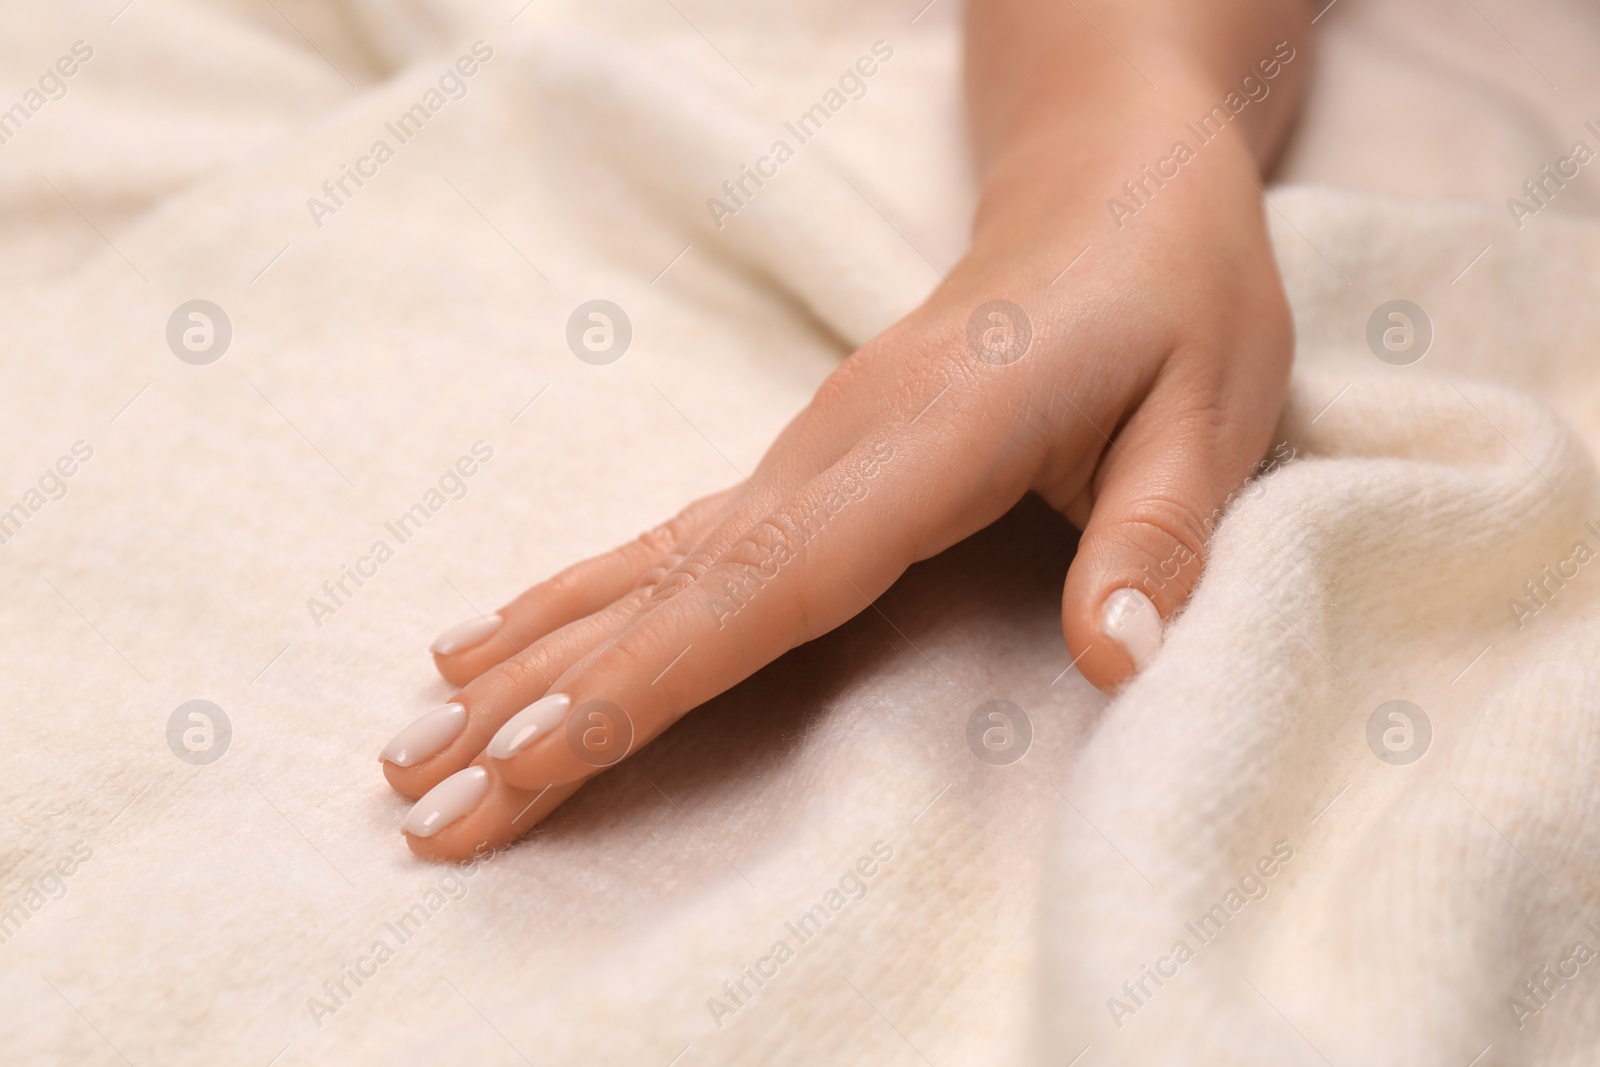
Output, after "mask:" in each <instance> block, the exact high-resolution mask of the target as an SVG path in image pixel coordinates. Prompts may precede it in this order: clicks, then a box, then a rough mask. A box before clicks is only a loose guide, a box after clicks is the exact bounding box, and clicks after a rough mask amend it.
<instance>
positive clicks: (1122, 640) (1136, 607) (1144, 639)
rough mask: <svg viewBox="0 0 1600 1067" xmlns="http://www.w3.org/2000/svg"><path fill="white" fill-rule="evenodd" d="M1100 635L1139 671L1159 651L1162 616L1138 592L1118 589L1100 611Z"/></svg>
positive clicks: (1145, 597) (1148, 600) (1107, 599)
mask: <svg viewBox="0 0 1600 1067" xmlns="http://www.w3.org/2000/svg"><path fill="white" fill-rule="evenodd" d="M1100 632H1101V633H1103V634H1105V635H1106V636H1107V637H1109V638H1111V640H1113V641H1115V642H1116V643H1117V644H1119V645H1121V646H1122V649H1123V651H1125V652H1126V653H1127V654H1128V658H1129V659H1131V660H1133V669H1134V670H1136V671H1142V670H1144V669H1145V666H1146V665H1147V664H1148V663H1149V662H1150V661H1151V660H1153V659H1155V658H1156V653H1157V652H1160V651H1161V613H1160V612H1158V611H1156V606H1155V604H1153V603H1151V601H1150V598H1149V597H1147V596H1145V595H1144V594H1143V593H1141V592H1139V590H1137V589H1118V590H1117V591H1116V592H1114V593H1112V594H1111V595H1110V596H1108V597H1106V602H1105V604H1103V605H1102V606H1101V608H1100Z"/></svg>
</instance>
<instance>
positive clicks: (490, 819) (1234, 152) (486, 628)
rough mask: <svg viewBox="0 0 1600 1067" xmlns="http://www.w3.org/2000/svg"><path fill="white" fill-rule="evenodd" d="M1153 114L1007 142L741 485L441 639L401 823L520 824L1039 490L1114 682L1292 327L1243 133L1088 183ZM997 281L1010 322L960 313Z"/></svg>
mask: <svg viewBox="0 0 1600 1067" xmlns="http://www.w3.org/2000/svg"><path fill="white" fill-rule="evenodd" d="M1195 95H1196V99H1203V98H1205V96H1206V94H1205V93H1203V92H1197V93H1196V94H1195ZM1201 110H1203V109H1201ZM1172 125H1173V121H1172V111H1171V110H1170V109H1168V108H1151V107H1148V106H1145V105H1144V104H1139V105H1130V106H1126V107H1122V108H1121V109H1120V110H1118V109H1114V108H1108V109H1104V110H1102V111H1101V112H1099V113H1097V114H1096V116H1095V117H1094V119H1093V120H1092V121H1080V122H1077V123H1075V124H1074V125H1073V127H1072V129H1071V131H1070V136H1069V135H1068V132H1067V131H1062V132H1061V133H1060V134H1059V135H1058V134H1049V135H1045V136H1032V137H1030V138H1029V139H1027V140H1026V141H1025V142H1024V143H1022V144H1020V145H1018V146H1015V147H1014V148H1013V149H1011V150H1010V151H1008V152H1007V153H1005V154H1003V155H1002V156H1000V157H999V158H998V159H997V160H996V161H995V163H994V165H993V166H992V167H991V168H990V170H989V172H988V174H987V176H986V180H985V186H984V190H983V196H982V200H981V204H980V210H979V213H978V217H977V222H976V226H975V232H974V240H973V245H972V248H971V251H970V252H969V253H968V254H967V256H966V257H965V258H964V259H963V260H962V262H961V263H960V264H959V265H958V266H957V268H956V269H955V270H954V271H953V272H952V273H951V275H950V277H949V281H948V284H946V285H943V286H941V287H940V288H939V289H938V291H937V292H935V293H934V294H933V295H932V296H931V297H930V298H929V299H928V300H927V302H926V303H925V304H924V305H923V306H921V307H920V308H918V309H917V310H916V311H914V312H912V313H911V314H910V315H908V316H907V317H906V318H905V319H904V320H902V321H901V322H899V323H897V324H896V325H894V326H893V327H891V328H890V329H888V330H887V331H885V332H884V333H883V334H882V335H880V336H879V337H877V338H874V339H873V340H872V341H871V342H869V343H868V344H866V345H865V346H863V347H862V348H861V349H860V350H859V351H857V352H856V353H855V354H854V355H852V356H851V357H850V358H849V359H847V360H845V361H844V362H843V363H842V364H841V365H840V367H839V368H838V369H837V370H836V371H835V372H834V373H833V374H832V375H830V376H829V377H828V379H827V380H826V381H825V382H824V383H823V385H822V387H821V388H820V389H819V390H818V392H817V395H816V397H815V398H814V399H813V400H812V402H811V403H810V404H809V405H808V406H807V407H806V408H805V409H804V410H803V411H802V412H801V413H800V414H799V415H798V416H797V417H796V418H795V419H794V420H793V421H792V422H791V423H790V424H789V425H788V426H787V427H786V428H785V429H784V431H783V432H782V434H781V435H780V436H779V437H778V439H777V441H776V442H775V443H774V444H773V446H772V447H771V449H770V450H769V451H768V452H767V454H766V456H765V458H764V459H763V460H762V461H761V464H760V465H759V467H758V468H757V470H756V471H755V473H754V474H753V475H752V476H751V478H750V480H749V481H748V482H747V483H745V484H741V485H737V486H734V487H733V488H731V489H728V490H726V491H724V492H722V493H718V494H716V495H714V496H711V497H707V498H705V499H703V500H700V501H697V502H695V503H694V504H691V505H690V506H689V507H688V508H686V509H685V510H684V511H683V512H682V513H680V514H679V515H678V516H677V517H675V518H673V519H672V520H670V521H669V522H667V523H666V524H664V525H662V526H659V527H657V528H656V529H654V530H651V531H650V532H649V533H646V534H644V535H643V536H641V537H640V538H639V539H638V540H636V541H633V542H631V543H629V544H627V545H624V546H622V547H621V548H618V549H616V550H615V551H613V552H610V553H608V554H606V555H603V556H599V557H596V558H594V559H591V560H588V561H586V562H583V563H580V564H577V565H576V566H574V567H572V568H570V569H568V570H566V571H564V572H562V573H561V574H559V575H557V576H556V577H554V578H552V579H550V580H548V581H546V582H544V583H542V584H540V585H536V586H534V587H533V588H531V589H529V590H528V591H527V592H525V593H523V594H522V595H521V596H520V597H518V598H517V599H516V600H514V601H513V602H511V603H510V604H509V605H507V606H506V607H505V608H503V609H502V610H501V611H500V612H499V614H498V616H497V617H495V618H493V619H491V620H488V621H481V622H478V623H474V624H468V626H466V627H464V628H460V629H459V630H458V631H457V632H456V633H455V634H454V636H452V635H446V639H442V640H441V643H440V644H437V645H436V646H435V658H436V662H437V664H438V668H439V670H440V672H441V673H442V674H443V675H444V676H445V678H447V679H449V680H450V681H451V682H453V683H456V684H460V685H462V686H463V688H462V689H461V691H460V693H459V695H458V696H457V697H456V698H455V701H454V704H455V705H457V706H458V707H459V709H460V710H448V711H447V710H444V709H441V711H438V712H434V713H430V716H431V718H430V717H425V718H424V720H421V721H419V723H418V724H417V725H415V726H413V727H411V728H408V731H407V732H406V733H403V734H402V735H401V736H400V737H399V738H396V741H395V742H394V743H392V744H391V746H390V748H389V749H388V750H386V753H387V755H388V756H389V758H388V759H387V760H386V761H385V763H384V773H385V774H386V776H387V777H388V779H389V781H390V783H391V784H393V786H394V787H395V788H396V789H397V790H399V791H400V792H401V793H403V794H406V795H408V796H418V795H420V794H422V793H424V792H426V791H428V790H430V789H433V787H435V786H436V785H439V783H441V782H444V784H443V785H439V788H438V789H434V791H433V792H431V793H429V794H428V796H426V797H425V798H424V799H423V800H422V801H421V802H420V803H419V804H418V805H417V806H416V808H415V809H413V812H412V814H411V816H409V817H408V819H407V822H406V827H405V829H406V832H407V839H408V842H409V843H410V845H411V847H412V848H413V849H414V850H415V851H417V852H418V853H420V854H423V855H426V856H430V857H438V858H446V857H448V858H456V857H463V856H467V855H470V854H471V853H472V852H473V851H474V849H475V848H479V847H482V846H484V845H489V846H498V845H500V844H503V843H505V842H507V841H510V840H512V839H514V838H516V837H517V836H519V835H520V834H521V833H523V832H524V831H526V830H527V829H528V828H529V827H531V826H532V825H533V824H535V823H536V822H538V821H539V820H540V819H542V818H543V817H544V816H545V815H546V814H548V813H549V812H550V811H551V810H552V809H553V808H555V807H556V806H557V805H558V804H559V803H560V802H561V801H562V800H564V799H565V798H566V797H567V796H569V795H571V793H572V792H573V791H575V790H576V789H577V788H578V786H579V785H580V784H581V783H582V782H583V781H584V780H585V779H587V778H589V777H591V776H593V775H594V774H596V773H599V770H600V769H601V768H602V767H603V766H606V765H609V764H610V763H612V762H614V761H615V760H617V759H620V758H622V757H623V756H624V755H626V753H627V752H629V751H632V750H635V749H637V748H638V747H639V746H641V745H644V744H647V743H648V742H649V741H650V740H651V739H652V738H654V737H655V736H656V735H658V734H659V733H661V731H663V730H665V729H666V728H667V727H668V726H670V725H671V724H672V723H673V722H675V721H676V720H677V718H678V717H679V716H680V715H683V714H684V713H685V712H688V711H690V710H692V709H693V708H695V707H696V706H697V705H699V704H701V703H703V702H705V701H706V700H709V699H710V698H711V697H713V696H715V695H717V694H718V693H721V692H722V691H724V690H726V689H728V688H729V687H731V686H733V685H734V684H735V683H737V682H739V681H740V680H741V679H743V678H745V677H747V676H749V675H750V674H752V673H754V672H755V671H757V670H759V669H760V668H761V667H762V666H764V665H765V664H767V663H769V662H771V661H772V660H773V659H775V658H777V657H778V656H781V655H782V654H783V653H784V652H786V651H788V650H789V649H791V648H794V647H795V646H797V645H799V644H801V643H803V642H806V641H809V640H811V639H813V638H816V637H818V636H820V635H822V634H824V633H827V632H828V631H829V630H831V629H833V628H834V627H836V626H838V625H840V624H841V623H843V622H845V621H846V620H847V619H849V618H851V617H852V616H854V615H855V614H857V613H858V612H860V611H862V610H864V609H865V608H867V606H868V605H869V604H870V603H871V602H872V600H874V599H875V598H876V597H878V596H879V595H880V594H881V593H883V592H884V591H885V590H886V589H888V588H889V586H890V585H891V584H892V583H893V582H894V581H895V580H896V579H897V578H898V577H899V576H900V575H901V574H902V573H903V572H904V571H905V570H906V568H907V567H908V566H910V565H911V564H912V563H914V562H916V561H917V560H921V559H925V558H927V557H929V556H932V555H934V554H936V553H938V552H940V551H942V550H943V549H945V548H947V547H949V546H950V545H952V544H954V543H955V542H957V541H959V540H961V539H962V538H965V537H966V536H968V535H969V534H972V533H973V532H975V531H977V530H979V529H981V528H982V527H984V526H986V525H988V524H989V523H991V522H993V521H994V520H996V519H997V518H999V517H1000V516H1001V515H1002V514H1004V513H1005V512H1006V511H1007V510H1008V509H1009V508H1010V507H1012V505H1014V504H1015V503H1016V502H1017V501H1018V500H1019V499H1020V498H1021V497H1022V495H1023V494H1024V493H1026V492H1028V491H1029V490H1033V491H1036V492H1038V493H1039V494H1040V495H1041V496H1043V497H1044V498H1045V499H1046V500H1047V501H1049V502H1050V503H1051V504H1052V505H1053V506H1054V507H1056V508H1057V509H1059V510H1060V511H1062V512H1063V513H1064V514H1065V515H1066V516H1067V517H1068V518H1069V519H1070V520H1071V521H1072V522H1073V523H1074V524H1076V525H1078V526H1079V527H1080V528H1081V529H1082V530H1083V537H1082V539H1081V542H1080V545H1079V548H1078V552H1077V555H1076V557H1075V558H1074V560H1073V562H1072V565H1071V568H1070V570H1069V572H1068V576H1067V581H1066V587H1065V589H1064V591H1063V596H1062V629H1063V632H1064V634H1065V637H1066V645H1067V651H1068V652H1069V653H1070V654H1071V656H1072V657H1073V658H1074V659H1076V660H1077V663H1078V669H1079V670H1081V671H1082V672H1083V674H1084V676H1085V677H1086V678H1088V679H1089V680H1090V681H1091V682H1093V683H1094V684H1095V685H1097V686H1099V687H1100V688H1102V689H1105V690H1113V689H1115V688H1117V687H1118V686H1120V685H1122V684H1123V683H1125V682H1126V681H1127V680H1128V679H1129V678H1130V677H1131V676H1132V675H1133V674H1134V673H1135V672H1137V671H1138V670H1140V669H1141V668H1142V667H1144V666H1145V665H1146V664H1147V663H1148V662H1149V660H1150V658H1151V657H1152V656H1154V655H1155V654H1156V651H1157V650H1158V648H1159V645H1160V641H1161V634H1162V628H1163V625H1164V622H1163V620H1168V619H1170V618H1171V617H1172V615H1173V614H1174V613H1175V612H1177V611H1178V610H1179V609H1180V608H1181V607H1182V605H1183V603H1184V602H1185V600H1186V599H1187V597H1188V595H1189V591H1190V590H1191V588H1192V587H1193V585H1194V583H1195V581H1196V580H1197V578H1198V577H1199V574H1200V571H1201V567H1202V564H1203V560H1204V557H1205V549H1206V540H1207V536H1208V534H1209V532H1210V530H1211V528H1212V526H1213V525H1214V523H1215V519H1216V517H1217V516H1218V514H1220V509H1221V508H1222V507H1223V506H1224V505H1225V503H1226V501H1227V499H1228V498H1229V495H1230V494H1231V493H1232V492H1233V491H1235V490H1236V489H1237V488H1238V487H1239V486H1240V485H1241V484H1242V483H1243V481H1244V480H1245V478H1246V477H1247V476H1248V475H1249V473H1250V471H1251V468H1252V467H1253V466H1254V465H1255V464H1256V463H1257V462H1258V461H1259V460H1261V458H1262V456H1263V454H1264V453H1265V452H1266V450H1267V447H1268V445H1269V443H1270V439H1271V434H1272V431H1273V427H1274V425H1275V423H1276V420H1277V417H1278V414H1279V412H1280V410H1281V407H1282V404H1283V398H1284V391H1285V388H1286V383H1287V378H1288V368H1289V362H1290V354H1291V349H1292V326H1291V322H1290V317H1289V311H1288V307H1287V304H1286V301H1285V299H1284V295H1283V292H1282V287H1281V285H1280V283H1279V280H1278V276H1277V271H1276V268H1275V265H1274V262H1273V258H1272V254H1271V250H1270V248H1269V246H1268V243H1267V238H1266V233H1265V226H1264V220H1263V208H1262V204H1261V198H1260V196H1259V194H1258V193H1257V191H1256V186H1257V185H1259V184H1260V181H1261V179H1260V176H1259V174H1258V173H1257V168H1256V164H1255V161H1254V159H1253V158H1252V156H1251V155H1250V153H1249V151H1248V150H1247V149H1246V148H1245V146H1244V145H1243V144H1242V143H1241V142H1239V141H1238V140H1237V139H1233V140H1224V139H1220V138H1219V139H1218V140H1217V141H1215V142H1213V143H1211V144H1208V145H1206V146H1204V147H1202V148H1200V149H1199V152H1198V153H1197V156H1196V158H1194V159H1193V160H1192V161H1190V162H1188V163H1185V164H1184V165H1183V166H1182V168H1181V170H1180V172H1179V173H1178V175H1177V176H1176V177H1174V178H1171V179H1169V180H1168V181H1167V182H1166V183H1165V185H1163V186H1162V187H1161V188H1160V189H1158V190H1156V191H1155V192H1154V194H1153V195H1151V196H1150V197H1149V198H1148V200H1147V201H1146V202H1145V204H1144V206H1143V207H1141V208H1140V210H1139V211H1138V212H1137V213H1135V214H1134V215H1133V216H1132V217H1128V218H1124V219H1123V220H1122V226H1121V227H1120V228H1119V227H1118V226H1117V224H1116V223H1115V222H1114V221H1113V219H1112V216H1111V213H1110V212H1109V210H1108V208H1107V200H1108V198H1110V197H1112V196H1117V195H1122V194H1123V182H1124V181H1126V180H1129V179H1131V178H1137V177H1139V176H1140V174H1141V170H1140V167H1141V165H1142V164H1146V163H1153V162H1154V161H1155V160H1157V159H1159V158H1160V157H1162V156H1164V155H1166V154H1167V152H1168V150H1169V149H1170V147H1171V143H1172V133H1171V129H1172ZM1085 246H1088V251H1086V252H1085V251H1083V249H1084V248H1085ZM1080 252H1081V253H1082V255H1081V258H1076V257H1079V255H1080ZM1069 263H1072V264H1073V265H1072V267H1071V269H1070V270H1065V271H1064V268H1066V267H1067V265H1068V264H1069ZM991 301H1007V302H1009V303H1010V304H1011V305H1015V306H1017V307H1020V308H1021V309H1022V310H1023V312H1024V313H1025V319H1023V318H1018V317H1007V315H1006V314H1005V313H1004V312H1003V311H995V312H993V313H992V314H994V315H998V316H999V317H998V318H994V317H992V315H991V312H989V311H984V312H982V313H979V309H980V308H981V307H982V306H983V305H985V304H987V303H989V302H991ZM975 313H977V326H976V327H974V326H973V325H972V324H973V322H974V317H975ZM1030 329H1031V340H1030V341H1029V342H1028V343H1027V347H1026V350H1025V351H1023V350H1022V347H1021V346H1022V337H1023V335H1024V334H1025V333H1026V332H1027V331H1028V330H1030ZM974 337H976V338H977V339H978V342H979V343H978V345H977V346H976V348H975V347H974V345H973V344H972V343H971V339H972V338H974ZM1063 551H1066V548H1065V546H1064V547H1063ZM408 734H409V735H410V738H409V740H408V739H407V738H408ZM469 765H470V768H469ZM463 768H469V769H468V770H465V771H463ZM457 772H461V773H459V774H458V773H457ZM452 775H454V777H450V776H452ZM446 778H449V781H445V779H446Z"/></svg>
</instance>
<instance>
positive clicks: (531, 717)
mask: <svg viewBox="0 0 1600 1067" xmlns="http://www.w3.org/2000/svg"><path fill="white" fill-rule="evenodd" d="M571 707H572V698H571V697H569V696H567V694H565V693H551V694H550V695H549V696H547V697H542V698H540V699H539V700H535V701H534V702H533V703H532V704H529V705H528V706H527V707H525V708H523V709H522V710H521V711H519V712H517V713H516V714H515V715H513V716H511V719H510V721H508V722H507V723H506V724H505V725H504V726H502V727H500V732H499V733H497V734H495V735H494V739H493V740H492V741H490V742H489V747H488V748H486V749H484V752H486V753H487V754H488V756H489V758H490V759H510V758H511V757H512V756H515V755H516V754H517V753H518V752H521V751H522V750H523V749H525V748H527V747H528V745H530V744H531V743H532V742H533V739H534V738H536V737H543V736H544V735H545V734H548V733H550V732H551V731H552V730H554V729H555V728H556V727H558V726H560V725H561V724H562V722H563V721H565V719H566V717H567V710H568V709H569V708H571Z"/></svg>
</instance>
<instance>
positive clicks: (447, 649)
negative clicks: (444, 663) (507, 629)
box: [428, 615, 500, 656]
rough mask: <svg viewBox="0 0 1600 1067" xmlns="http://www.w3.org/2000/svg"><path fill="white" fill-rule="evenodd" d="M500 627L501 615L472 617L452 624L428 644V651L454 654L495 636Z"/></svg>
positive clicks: (446, 654)
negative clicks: (484, 617) (454, 624)
mask: <svg viewBox="0 0 1600 1067" xmlns="http://www.w3.org/2000/svg"><path fill="white" fill-rule="evenodd" d="M499 629H500V616H499V615H490V616H489V617H488V618H486V619H471V620H469V621H467V622H464V623H462V624H461V625H459V626H452V627H450V629H448V630H446V631H445V632H444V633H442V634H440V635H439V636H438V638H437V639H436V640H435V641H434V642H433V644H431V645H429V646H428V651H430V652H432V653H433V654H434V655H436V656H454V655H455V654H456V653H458V652H465V651H467V650H468V649H471V648H477V647H478V646H479V645H481V644H483V643H484V642H485V641H487V640H489V638H491V637H493V636H494V635H495V632H496V631H498V630H499Z"/></svg>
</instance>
